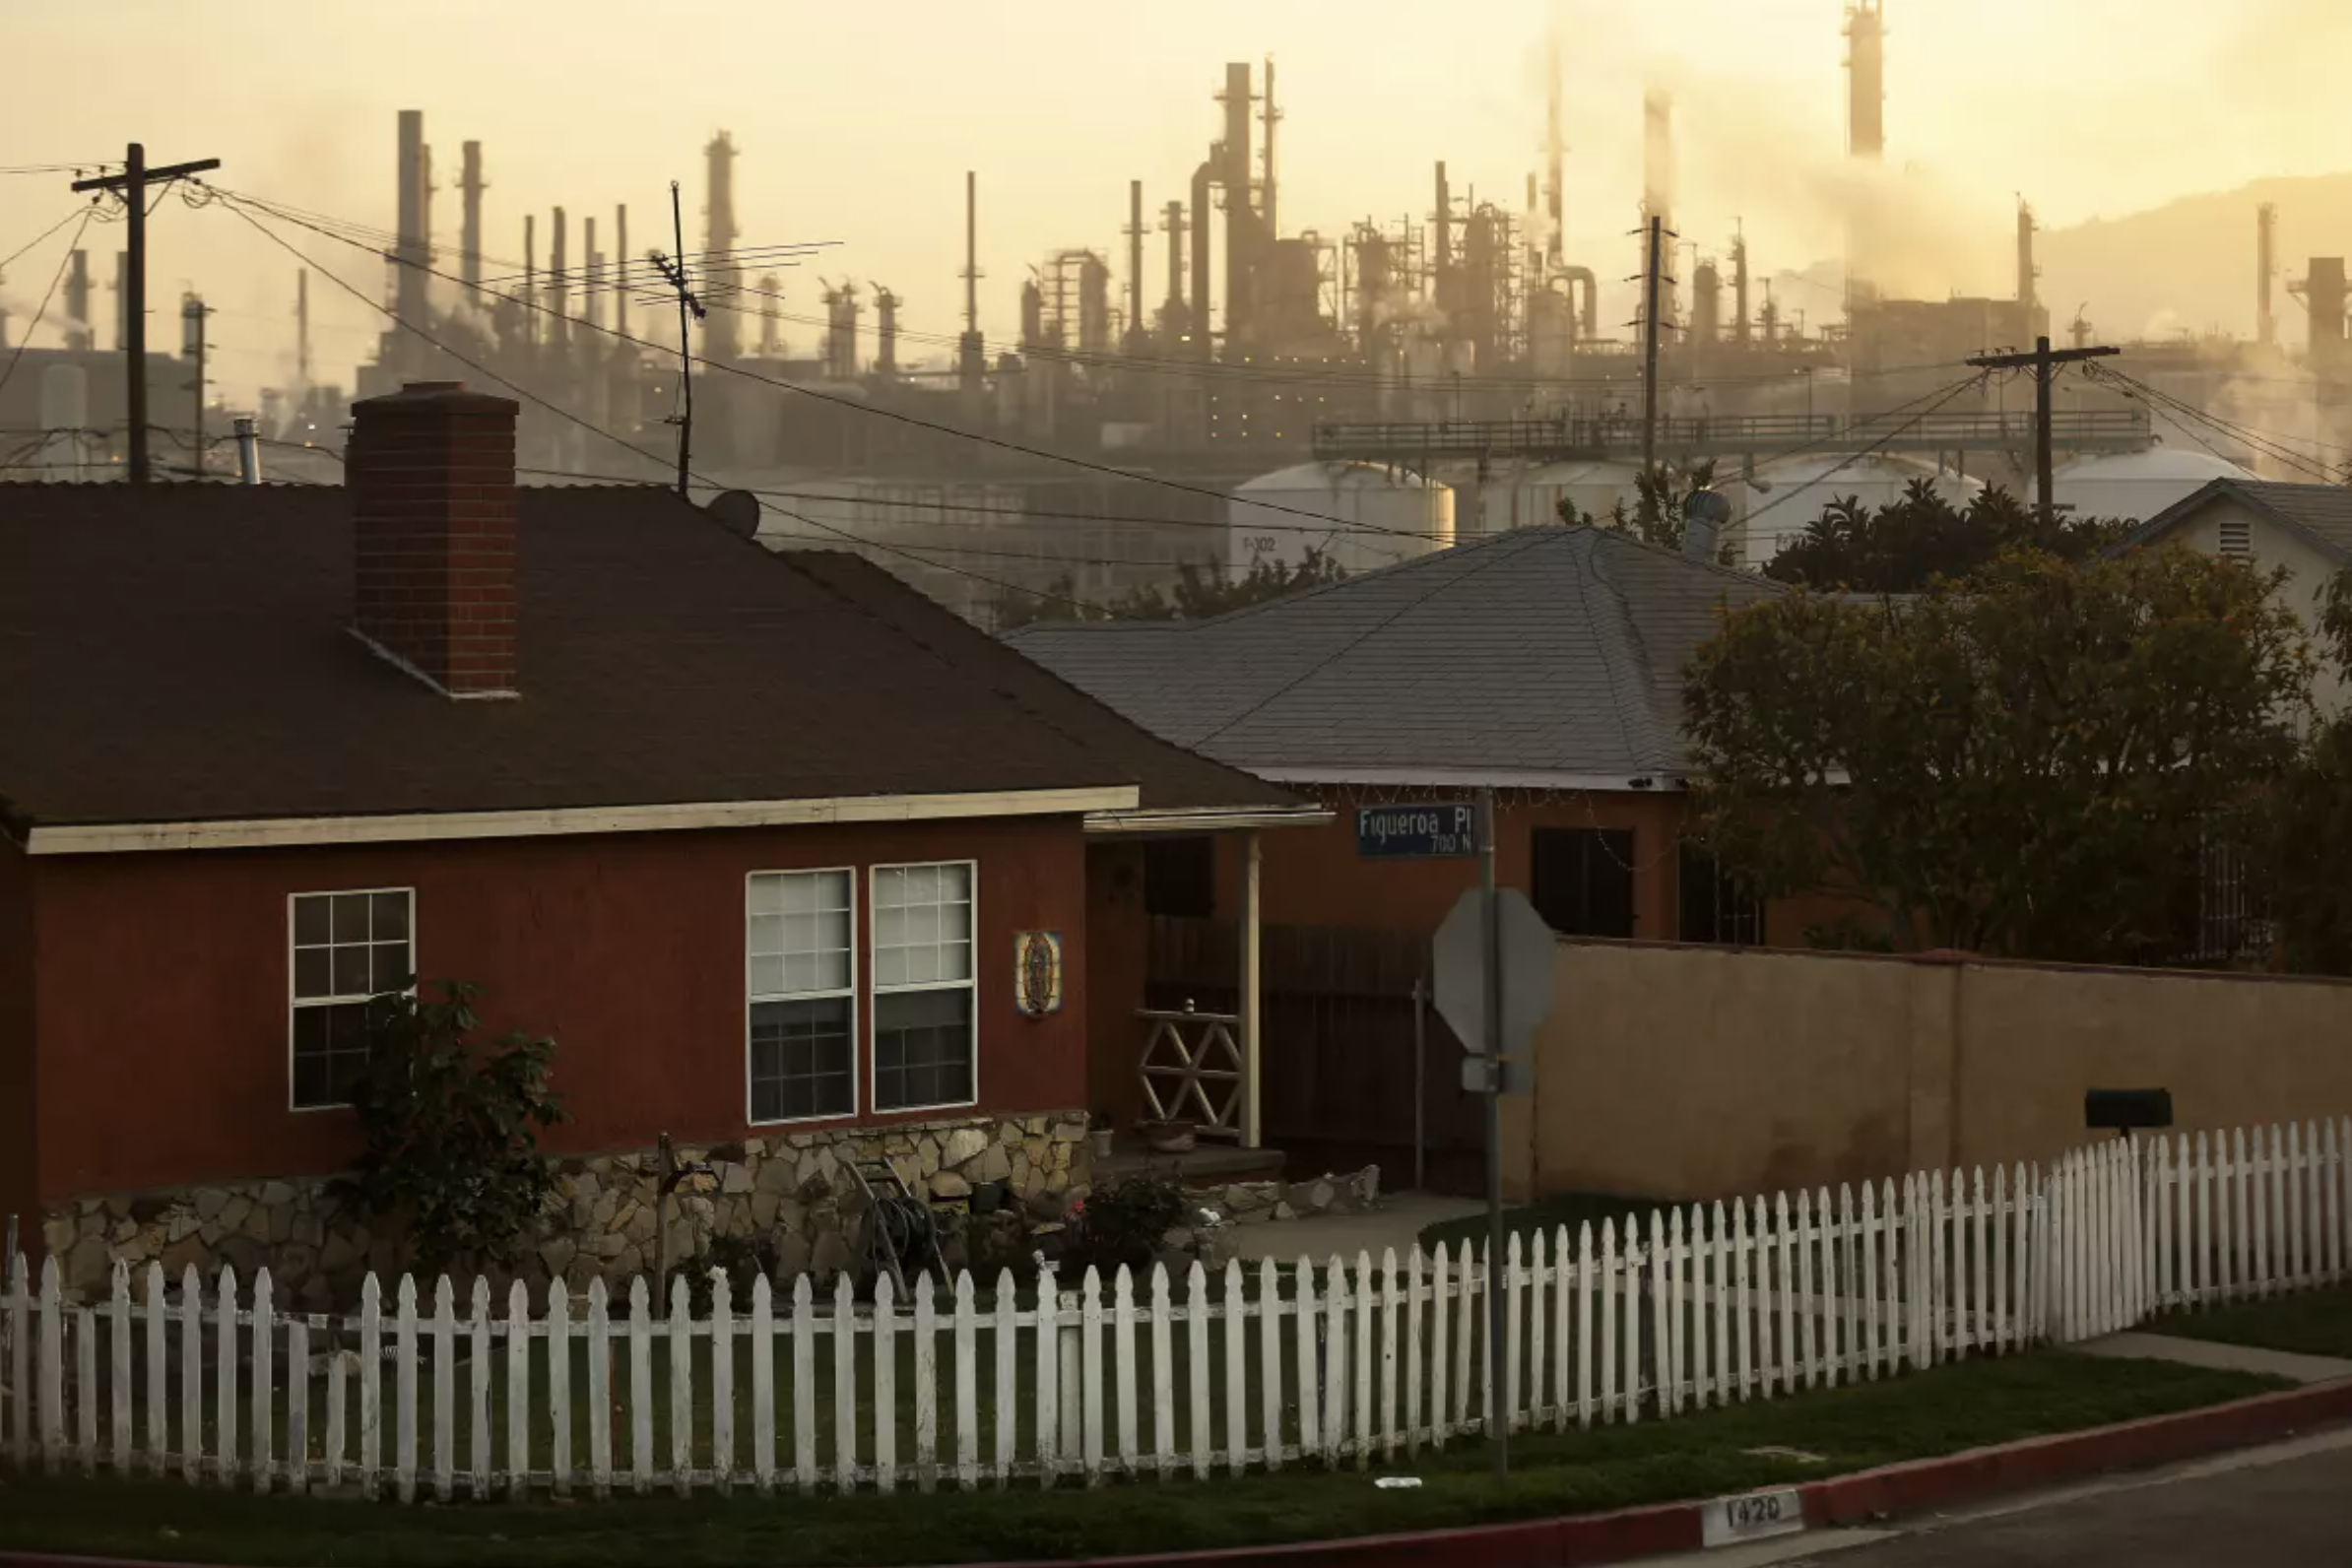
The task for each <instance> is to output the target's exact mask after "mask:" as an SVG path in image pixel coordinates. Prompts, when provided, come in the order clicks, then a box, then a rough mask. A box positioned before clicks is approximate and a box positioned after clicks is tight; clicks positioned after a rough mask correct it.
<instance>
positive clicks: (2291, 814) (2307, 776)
mask: <svg viewBox="0 0 2352 1568" xmlns="http://www.w3.org/2000/svg"><path fill="white" fill-rule="evenodd" d="M2319 636H2320V642H2321V645H2322V646H2323V647H2324V648H2325V650H2326V653H2327V657H2328V662H2329V663H2330V664H2331V665H2333V667H2334V669H2335V671H2336V673H2337V674H2338V675H2339V676H2340V677H2342V678H2343V679H2345V680H2347V681H2352V571H2345V572H2341V573H2338V574H2337V576H2336V577H2335V578H2334V579H2333V580H2332V581H2331V582H2330V583H2328V585H2327V587H2326V589H2325V591H2324V592H2323V594H2322V595H2321V598H2320V611H2319ZM2271 829H2272V833H2273V835H2274V836H2273V839H2272V848H2273V851H2274V854H2273V857H2272V877H2273V882H2272V885H2273V888H2274V890H2275V893H2274V902H2273V904H2272V912H2273V913H2274V914H2275V916H2276V917H2277V920H2278V928H2279V937H2280V942H2281V947H2283V948H2284V956H2285V959H2286V964H2287V967H2288V968H2290V969H2293V970H2295V971H2297V972H2299V973H2303V974H2333V975H2352V712H2337V713H2333V714H2330V715H2328V716H2326V717H2325V718H2323V719H2321V720H2319V722H2317V723H2315V724H2314V725H2313V727H2312V733H2311V736H2310V739H2309V741H2308V742H2307V743H2306V744H2305V746H2304V749H2303V754H2302V755H2301V756H2299V757H2298V758H2297V759H2296V763H2295V766H2294V768H2293V769H2292V770H2291V771H2290V772H2289V773H2288V775H2287V777H2286V779H2285V780H2284V782H2283V783H2282V784H2281V785H2280V787H2279V790H2278V795H2277V799H2276V802H2275V811H2274V812H2273V814H2272V817H2271Z"/></svg>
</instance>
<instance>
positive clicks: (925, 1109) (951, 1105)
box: [866, 860, 982, 1116]
mask: <svg viewBox="0 0 2352 1568" xmlns="http://www.w3.org/2000/svg"><path fill="white" fill-rule="evenodd" d="M950 866H961V867H963V868H964V869H965V871H966V872H968V873H969V875H970V882H969V884H968V885H969V886H970V888H971V898H970V900H969V902H968V903H967V905H966V907H967V908H968V909H970V911H971V922H972V924H971V932H970V939H971V940H970V946H971V952H972V972H971V974H970V975H969V976H968V977H967V978H965V979H962V980H946V981H937V980H927V981H925V982H923V983H922V984H920V985H897V986H884V985H880V984H877V985H875V986H874V987H873V993H874V1000H875V1006H874V1007H872V1008H870V1009H869V1010H868V1013H869V1017H868V1021H867V1025H866V1051H867V1055H868V1058H869V1069H868V1071H869V1080H870V1081H871V1082H873V1083H875V1084H876V1085H880V1083H881V1082H882V1027H881V1025H882V1006H881V1003H882V998H883V997H896V996H914V995H918V994H920V993H922V992H926V991H965V992H969V993H970V994H971V998H972V1027H971V1053H972V1093H971V1097H970V1098H968V1099H961V1100H943V1101H940V1102H938V1103H936V1104H928V1105H893V1106H891V1107H889V1108H888V1109H887V1110H885V1109H883V1108H882V1101H881V1099H880V1097H879V1096H877V1097H876V1098H875V1100H874V1102H873V1104H872V1106H871V1109H872V1111H873V1113H874V1114H875V1115H877V1116H913V1115H922V1114H927V1113H929V1112H932V1111H961V1110H969V1109H971V1108H972V1107H973V1106H976V1105H978V1104H979V1103H980V965H981V962H982V957H981V951H980V863H979V862H978V861H976V860H910V861H897V862H893V863H891V864H889V865H881V866H869V867H867V868H866V908H867V911H868V913H869V916H871V915H872V913H873V911H874V909H875V908H876V905H875V901H874V890H875V885H876V883H877V882H880V881H881V878H882V873H883V872H891V871H944V870H946V869H947V868H948V867H950ZM877 925H878V922H876V921H874V920H873V919H871V918H869V920H868V922H867V926H868V937H867V940H868V941H869V942H873V941H874V940H875V938H874V936H873V931H874V929H875V927H876V926H877ZM877 967H879V965H877Z"/></svg>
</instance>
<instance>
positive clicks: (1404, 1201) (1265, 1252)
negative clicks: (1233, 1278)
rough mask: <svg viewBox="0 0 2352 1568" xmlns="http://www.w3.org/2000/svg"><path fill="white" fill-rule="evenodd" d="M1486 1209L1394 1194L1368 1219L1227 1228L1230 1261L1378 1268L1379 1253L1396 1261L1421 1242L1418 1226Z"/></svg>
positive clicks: (1465, 1201)
mask: <svg viewBox="0 0 2352 1568" xmlns="http://www.w3.org/2000/svg"><path fill="white" fill-rule="evenodd" d="M1485 1208H1486V1206H1485V1205H1483V1204H1481V1203H1479V1202H1478V1201H1477V1200H1476V1199H1471V1198H1439V1197H1437V1196H1435V1195H1433V1194H1430V1193H1396V1194H1393V1195H1391V1196H1390V1197H1387V1198H1384V1199H1383V1200H1381V1205H1380V1207H1379V1208H1378V1209H1374V1210H1373V1211H1372V1212H1371V1213H1368V1214H1333V1215H1330V1216H1327V1217H1325V1218H1322V1219H1270V1220H1266V1221H1264V1222H1262V1223H1259V1224H1255V1225H1236V1226H1234V1227H1233V1236H1234V1250H1233V1255H1234V1256H1235V1257H1237V1258H1239V1259H1240V1260H1241V1261H1242V1262H1244V1263H1256V1262H1257V1261H1258V1260H1259V1259H1261V1258H1272V1259H1273V1260H1274V1262H1276V1263H1280V1264H1292V1263H1296V1262H1298V1260H1299V1259H1301V1258H1305V1259H1307V1260H1308V1261H1310V1262H1313V1263H1324V1262H1327V1261H1329V1260H1330V1259H1331V1258H1332V1257H1333V1256H1335V1255H1337V1256H1338V1257H1339V1258H1341V1259H1342V1260H1344V1261H1346V1262H1348V1263H1353V1262H1354V1261H1355V1259H1356V1255H1357V1254H1358V1253H1367V1252H1368V1253H1370V1254H1371V1255H1372V1258H1373V1261H1374V1262H1376V1263H1377V1262H1378V1261H1379V1259H1380V1255H1381V1253H1382V1252H1383V1251H1385V1250H1387V1249H1389V1248H1392V1247H1393V1248H1395V1249H1396V1252H1397V1256H1398V1257H1400V1258H1402V1257H1404V1256H1405V1253H1406V1252H1407V1251H1409V1250H1410V1249H1411V1247H1412V1245H1413V1243H1414V1242H1416V1241H1418V1240H1419V1239H1420V1236H1421V1230H1422V1227H1423V1226H1426V1225H1434V1224H1437V1223H1439V1222H1441V1221H1443V1220H1448V1219H1460V1218H1462V1217H1464V1216H1465V1215H1468V1214H1476V1213H1482V1212H1484V1211H1485Z"/></svg>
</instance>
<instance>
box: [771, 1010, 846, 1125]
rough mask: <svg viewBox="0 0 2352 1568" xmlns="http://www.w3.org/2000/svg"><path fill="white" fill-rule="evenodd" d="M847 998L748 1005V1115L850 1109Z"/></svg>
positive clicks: (795, 1114) (829, 1113) (803, 1114)
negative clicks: (749, 1104) (749, 1038)
mask: <svg viewBox="0 0 2352 1568" xmlns="http://www.w3.org/2000/svg"><path fill="white" fill-rule="evenodd" d="M853 1049H854V1047H853V1044H852V1041H851V1038H850V1004H849V999H848V998H847V997H830V998H825V999H822V1000H819V1001H811V1002H763V1003H760V1004H758V1005H756V1006H754V1007H753V1008H752V1009H751V1117H752V1120H754V1121H763V1122H773V1121H782V1120H786V1119H790V1118H798V1117H814V1116H847V1115H849V1114H850V1113H851V1112H852V1111H854V1110H855V1109H856V1101H855V1095H854V1093H853V1086H854V1078H853V1075H852V1071H851V1068H852V1062H853Z"/></svg>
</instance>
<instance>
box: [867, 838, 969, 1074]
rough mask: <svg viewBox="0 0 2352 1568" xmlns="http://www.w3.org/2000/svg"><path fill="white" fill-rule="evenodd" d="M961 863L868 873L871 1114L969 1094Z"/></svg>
mask: <svg viewBox="0 0 2352 1568" xmlns="http://www.w3.org/2000/svg"><path fill="white" fill-rule="evenodd" d="M972 873H973V867H972V865H971V863H970V862H969V861H963V862H955V863H951V864H948V865H944V866H877V867H876V868H875V869H874V1108H875V1109H876V1110H878V1111H916V1110H933V1109H938V1108H942V1107H947V1106H955V1105H969V1104H971V1103H972V1101H973V1099H974V1098H976V1097H977V1093H978V1084H977V1064H976V1060H975V1058H976V1055H977V1041H976V1038H975V1034H974V1028H973V1025H974V1021H975V1017H976V1014H975V1011H974V1007H973V996H972Z"/></svg>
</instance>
